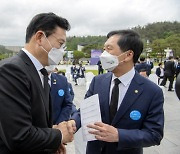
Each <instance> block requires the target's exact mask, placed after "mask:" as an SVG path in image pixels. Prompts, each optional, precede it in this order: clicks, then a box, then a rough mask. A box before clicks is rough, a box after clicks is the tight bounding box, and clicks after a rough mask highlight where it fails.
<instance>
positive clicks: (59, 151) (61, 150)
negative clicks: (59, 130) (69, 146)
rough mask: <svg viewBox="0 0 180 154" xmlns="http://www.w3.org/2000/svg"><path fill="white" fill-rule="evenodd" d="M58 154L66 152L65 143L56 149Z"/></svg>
mask: <svg viewBox="0 0 180 154" xmlns="http://www.w3.org/2000/svg"><path fill="white" fill-rule="evenodd" d="M56 154H66V147H65V145H64V144H61V145H60V146H59V148H58V150H57V151H56Z"/></svg>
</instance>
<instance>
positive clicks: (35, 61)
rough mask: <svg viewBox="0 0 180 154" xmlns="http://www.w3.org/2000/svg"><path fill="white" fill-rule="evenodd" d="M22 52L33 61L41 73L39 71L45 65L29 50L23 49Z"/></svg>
mask: <svg viewBox="0 0 180 154" xmlns="http://www.w3.org/2000/svg"><path fill="white" fill-rule="evenodd" d="M22 50H23V51H24V52H25V53H26V54H27V56H28V57H29V58H30V59H31V61H32V63H33V64H34V66H35V68H36V70H37V71H39V70H41V69H42V68H43V65H42V64H41V63H40V62H39V61H38V60H37V59H36V58H35V57H34V56H33V55H32V54H31V53H30V52H29V51H28V50H26V49H25V48H22Z"/></svg>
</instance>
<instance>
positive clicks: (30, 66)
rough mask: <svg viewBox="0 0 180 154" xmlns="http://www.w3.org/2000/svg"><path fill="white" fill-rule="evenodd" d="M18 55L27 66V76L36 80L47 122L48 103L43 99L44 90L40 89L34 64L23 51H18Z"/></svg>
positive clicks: (40, 85) (40, 84) (39, 81)
mask: <svg viewBox="0 0 180 154" xmlns="http://www.w3.org/2000/svg"><path fill="white" fill-rule="evenodd" d="M18 55H19V56H20V57H21V58H22V60H23V61H24V62H25V63H26V64H27V65H28V67H27V68H28V74H29V75H30V76H31V78H32V79H34V80H36V81H37V82H36V84H37V87H38V89H39V91H40V95H41V97H42V99H43V103H44V107H45V110H46V116H47V121H49V102H47V100H46V98H45V93H44V89H43V87H42V82H41V79H40V77H39V74H38V72H37V70H36V68H35V66H34V64H33V63H32V61H31V60H30V58H29V57H28V56H27V55H26V53H25V52H24V51H22V50H21V51H20V52H19V53H18Z"/></svg>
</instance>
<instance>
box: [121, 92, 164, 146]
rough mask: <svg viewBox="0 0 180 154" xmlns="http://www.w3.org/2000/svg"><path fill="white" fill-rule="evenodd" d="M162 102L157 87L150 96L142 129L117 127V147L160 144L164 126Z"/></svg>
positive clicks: (160, 93)
mask: <svg viewBox="0 0 180 154" xmlns="http://www.w3.org/2000/svg"><path fill="white" fill-rule="evenodd" d="M163 102H164V98H163V93H162V90H161V89H158V91H156V93H155V95H154V97H153V98H152V102H151V105H150V107H149V110H148V113H147V116H146V118H145V119H144V122H143V126H142V129H130V130H127V129H118V133H119V142H118V149H121V148H129V147H131V148H132V147H134V148H138V147H148V146H152V145H159V144H160V141H161V140H162V138H163V127H164V112H163Z"/></svg>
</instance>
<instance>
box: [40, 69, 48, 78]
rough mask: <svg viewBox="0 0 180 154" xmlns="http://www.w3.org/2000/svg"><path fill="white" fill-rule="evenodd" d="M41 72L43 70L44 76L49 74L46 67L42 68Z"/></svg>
mask: <svg viewBox="0 0 180 154" xmlns="http://www.w3.org/2000/svg"><path fill="white" fill-rule="evenodd" d="M40 72H41V73H42V74H43V75H44V76H48V72H47V70H46V69H45V68H42V69H41V70H40Z"/></svg>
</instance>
